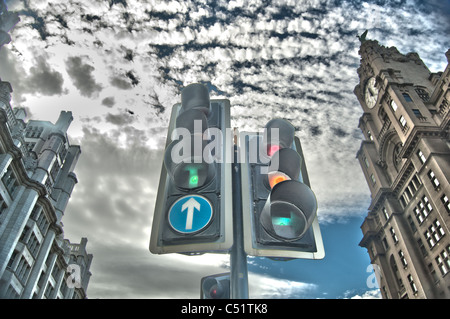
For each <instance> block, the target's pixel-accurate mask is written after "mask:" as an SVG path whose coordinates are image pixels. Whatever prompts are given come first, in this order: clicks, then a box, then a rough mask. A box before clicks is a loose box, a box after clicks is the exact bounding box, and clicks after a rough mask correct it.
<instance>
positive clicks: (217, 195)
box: [150, 84, 233, 255]
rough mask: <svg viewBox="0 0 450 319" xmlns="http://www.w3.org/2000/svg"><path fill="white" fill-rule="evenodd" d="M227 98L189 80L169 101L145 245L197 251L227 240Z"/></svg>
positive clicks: (218, 247)
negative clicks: (177, 97) (214, 96)
mask: <svg viewBox="0 0 450 319" xmlns="http://www.w3.org/2000/svg"><path fill="white" fill-rule="evenodd" d="M229 128H230V104H229V101H228V100H210V97H209V92H208V90H207V88H206V87H205V86H204V85H202V84H191V85H189V86H187V87H185V88H184V89H183V90H182V92H181V104H176V105H174V107H173V109H172V114H171V118H170V123H169V130H168V135H167V141H166V148H165V153H164V161H163V165H162V168H161V177H160V183H159V188H158V194H157V199H156V204H155V212H154V215H153V225H152V232H151V237H150V251H151V252H152V253H155V254H164V253H174V252H176V253H183V254H188V255H189V254H192V255H194V254H198V253H199V252H207V251H228V249H229V248H230V247H231V245H232V234H233V233H232V231H233V230H232V210H231V209H232V192H231V163H230V162H229V161H226V160H225V159H226V158H229V157H231V154H230V152H231V147H230V140H231V138H230V136H228V134H226V132H228V131H229Z"/></svg>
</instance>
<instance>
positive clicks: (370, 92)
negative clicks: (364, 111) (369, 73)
mask: <svg viewBox="0 0 450 319" xmlns="http://www.w3.org/2000/svg"><path fill="white" fill-rule="evenodd" d="M364 97H365V100H366V104H367V107H368V108H369V109H371V108H373V107H374V106H375V103H377V99H378V89H377V88H376V87H375V77H371V78H370V79H369V80H368V81H367V84H366V89H365V91H364Z"/></svg>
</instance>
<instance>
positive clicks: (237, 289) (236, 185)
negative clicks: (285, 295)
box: [230, 130, 248, 299]
mask: <svg viewBox="0 0 450 319" xmlns="http://www.w3.org/2000/svg"><path fill="white" fill-rule="evenodd" d="M236 134H238V133H237V131H236V130H235V135H234V161H233V166H232V167H233V169H232V171H233V179H232V181H233V246H232V247H231V252H230V268H231V274H230V279H231V282H230V284H231V299H248V271H247V255H246V254H245V250H244V230H243V221H242V196H241V164H240V163H239V160H238V156H239V152H238V150H239V147H238V145H237V140H238V138H237V137H238V135H236Z"/></svg>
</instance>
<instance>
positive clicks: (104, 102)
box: [102, 96, 116, 107]
mask: <svg viewBox="0 0 450 319" xmlns="http://www.w3.org/2000/svg"><path fill="white" fill-rule="evenodd" d="M114 104H116V101H115V99H114V96H108V97H105V98H104V99H103V100H102V105H104V106H106V107H113V106H114Z"/></svg>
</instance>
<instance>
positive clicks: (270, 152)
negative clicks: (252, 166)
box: [267, 145, 281, 157]
mask: <svg viewBox="0 0 450 319" xmlns="http://www.w3.org/2000/svg"><path fill="white" fill-rule="evenodd" d="M279 149H281V147H280V146H279V145H267V155H269V156H270V157H272V155H273V154H275V152H276V151H278V150H279Z"/></svg>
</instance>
